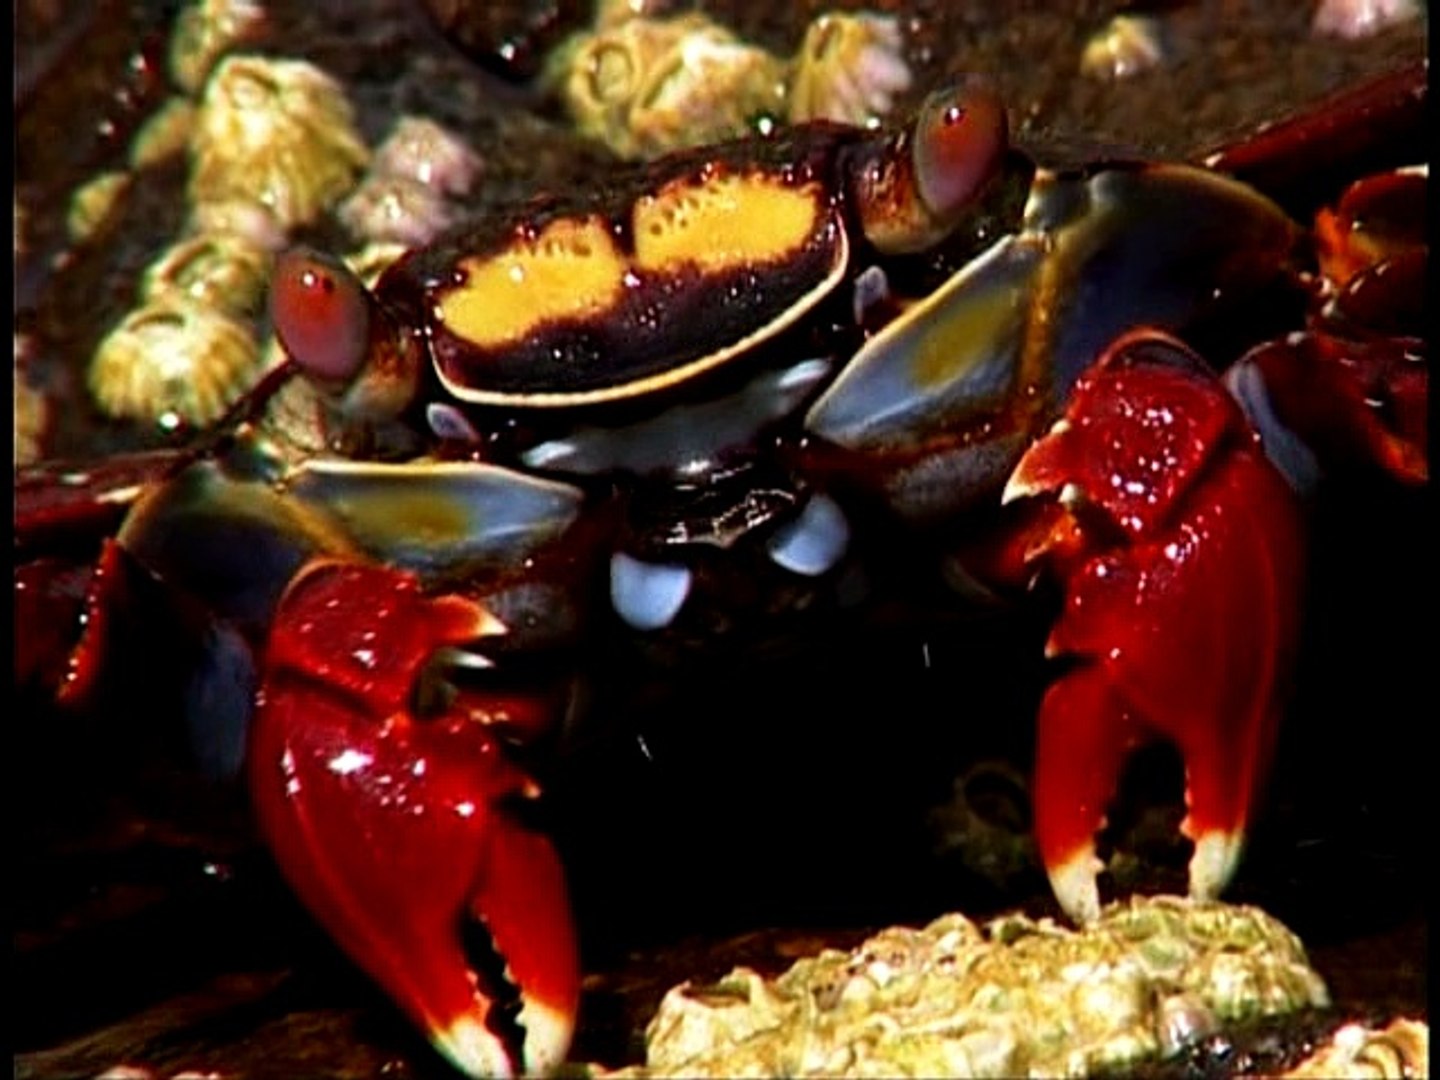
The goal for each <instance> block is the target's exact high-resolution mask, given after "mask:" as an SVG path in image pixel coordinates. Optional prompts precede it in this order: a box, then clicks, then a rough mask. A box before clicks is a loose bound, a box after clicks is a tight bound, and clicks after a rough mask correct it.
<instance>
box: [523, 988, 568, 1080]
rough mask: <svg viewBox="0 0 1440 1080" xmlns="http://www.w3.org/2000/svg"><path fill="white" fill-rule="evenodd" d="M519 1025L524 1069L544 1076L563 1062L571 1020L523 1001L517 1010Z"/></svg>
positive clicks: (562, 1011) (549, 1008)
mask: <svg viewBox="0 0 1440 1080" xmlns="http://www.w3.org/2000/svg"><path fill="white" fill-rule="evenodd" d="M520 1024H521V1026H522V1027H524V1028H525V1069H526V1071H527V1072H531V1073H539V1074H548V1073H551V1072H553V1071H554V1070H555V1069H556V1068H558V1067H559V1065H560V1063H561V1062H563V1061H564V1060H565V1053H566V1051H567V1050H569V1049H570V1039H571V1036H573V1035H574V1033H575V1017H574V1016H573V1015H572V1014H570V1013H567V1012H566V1011H565V1010H563V1009H556V1008H553V1007H551V1006H549V1005H545V1004H542V1003H541V1002H539V1001H532V1000H527V1001H526V1002H525V1005H524V1007H523V1008H521V1010H520Z"/></svg>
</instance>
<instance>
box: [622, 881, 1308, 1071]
mask: <svg viewBox="0 0 1440 1080" xmlns="http://www.w3.org/2000/svg"><path fill="white" fill-rule="evenodd" d="M1327 1002H1328V995H1327V992H1326V989H1325V985H1324V983H1323V982H1322V981H1321V980H1320V977H1319V976H1318V975H1317V974H1316V973H1315V971H1314V970H1313V969H1312V968H1311V967H1310V966H1309V963H1308V961H1307V960H1306V957H1305V951H1304V949H1303V947H1302V946H1301V944H1300V942H1299V940H1298V939H1297V938H1296V937H1295V936H1294V934H1292V933H1291V932H1290V931H1289V930H1287V929H1286V928H1285V927H1284V926H1282V925H1281V924H1280V923H1279V922H1277V921H1276V920H1274V919H1272V918H1271V917H1270V916H1268V915H1266V914H1265V913H1264V912H1262V911H1260V910H1259V909H1257V908H1252V907H1244V906H1235V905H1227V904H1220V903H1209V902H1198V901H1190V900H1185V899H1181V898H1178V897H1168V896H1166V897H1153V898H1148V899H1133V900H1131V901H1130V902H1128V903H1126V904H1122V905H1114V906H1112V907H1110V908H1109V909H1107V910H1106V911H1105V912H1104V913H1103V914H1102V916H1101V918H1100V919H1099V920H1098V921H1097V922H1096V923H1095V924H1094V925H1092V926H1088V927H1086V928H1084V929H1082V930H1067V929H1065V928H1063V927H1061V926H1058V925H1057V924H1055V923H1054V922H1053V921H1051V920H1049V919H1040V920H1032V919H1029V918H1027V917H1025V916H1022V915H1009V916H1004V917H1001V918H998V919H995V920H992V921H991V922H990V923H988V924H986V925H985V926H983V927H981V926H977V925H976V924H975V923H973V922H971V921H969V920H968V919H966V918H964V917H963V916H961V915H946V916H943V917H941V918H940V919H937V920H935V921H934V922H932V923H931V924H930V925H929V926H927V927H925V928H923V929H919V930H916V929H910V928H905V927H894V928H891V929H888V930H884V931H882V932H881V933H879V934H877V935H876V936H874V937H872V938H870V939H869V940H868V941H866V942H864V943H863V944H861V945H860V946H859V947H858V948H856V949H854V950H852V951H851V952H848V953H845V952H840V951H838V950H833V949H830V950H826V951H824V952H822V953H821V954H820V955H818V956H815V957H810V958H806V959H803V960H800V961H799V962H797V963H796V964H795V965H794V966H793V967H792V968H791V969H790V970H789V971H787V972H786V973H785V974H783V975H781V976H780V977H779V978H777V979H775V980H773V981H772V980H766V979H764V978H762V977H761V976H759V975H758V974H757V973H755V972H754V971H751V970H749V969H746V968H736V969H735V970H734V971H732V972H731V973H730V974H729V975H728V976H726V977H725V978H723V979H721V980H720V981H719V982H718V983H716V984H714V985H710V986H705V987H696V986H693V985H691V984H689V983H686V984H683V985H681V986H678V987H675V988H673V989H672V990H670V992H669V993H668V994H666V996H665V999H664V1001H663V1002H662V1003H661V1006H660V1009H659V1012H658V1013H657V1014H656V1016H655V1019H654V1020H653V1021H652V1022H651V1024H650V1027H649V1029H648V1031H647V1064H646V1066H645V1068H644V1069H640V1070H633V1072H635V1073H637V1074H640V1075H645V1074H647V1073H653V1074H656V1075H679V1074H683V1075H686V1076H802V1075H833V1076H885V1075H892V1076H893V1075H924V1076H944V1075H951V1076H1025V1075H1030V1076H1038V1075H1046V1076H1048V1075H1063V1076H1081V1075H1087V1074H1089V1073H1091V1072H1094V1071H1096V1070H1104V1069H1113V1068H1119V1067H1122V1066H1124V1065H1127V1064H1129V1063H1132V1062H1134V1061H1137V1060H1140V1059H1144V1058H1157V1057H1161V1056H1165V1055H1168V1054H1171V1053H1174V1052H1175V1051H1176V1050H1179V1049H1181V1048H1183V1047H1184V1046H1185V1045H1188V1044H1189V1043H1191V1042H1193V1041H1194V1040H1196V1039H1198V1038H1200V1037H1203V1036H1204V1035H1207V1034H1209V1033H1210V1032H1211V1031H1212V1030H1213V1029H1214V1027H1215V1025H1216V1024H1217V1023H1218V1022H1219V1021H1223V1020H1235V1019H1242V1018H1249V1017H1256V1016H1268V1015H1276V1014H1280V1013H1285V1012H1289V1011H1292V1010H1296V1009H1300V1008H1304V1007H1308V1006H1322V1005H1324V1004H1326V1003H1327Z"/></svg>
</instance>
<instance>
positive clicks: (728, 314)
mask: <svg viewBox="0 0 1440 1080" xmlns="http://www.w3.org/2000/svg"><path fill="white" fill-rule="evenodd" d="M847 137H853V135H849V136H847V133H846V132H843V131H840V130H838V129H836V130H832V129H829V128H819V129H813V130H806V131H802V132H800V133H799V134H798V135H797V136H795V137H787V138H781V139H776V140H774V141H773V142H771V143H768V144H762V152H760V153H758V154H757V153H756V147H755V145H754V144H753V143H750V144H734V145H730V146H722V147H719V148H711V149H709V150H707V151H705V152H703V153H696V154H690V155H683V156H678V157H671V158H667V159H665V161H664V162H663V163H658V164H657V165H656V166H654V167H652V168H650V169H647V170H644V171H643V172H641V173H639V174H638V176H637V178H636V179H635V180H633V181H632V183H631V184H630V185H629V186H628V187H625V186H619V187H616V188H611V189H605V190H602V191H600V192H598V193H595V195H593V196H591V197H588V198H579V199H575V200H569V201H566V200H559V199H554V200H549V201H542V202H538V203H530V204H526V205H525V206H524V207H522V208H521V209H519V210H518V211H516V212H514V213H513V214H511V215H510V216H508V217H506V218H502V219H500V220H498V221H495V222H490V223H486V224H485V225H482V226H481V227H479V228H478V229H474V230H470V231H467V232H463V233H461V234H459V235H452V236H451V237H450V238H448V239H442V240H441V241H439V242H437V244H436V245H434V246H433V247H431V248H428V249H426V250H423V251H420V252H417V253H416V254H414V255H413V256H411V257H409V258H407V259H405V260H402V261H401V262H400V263H399V264H397V266H396V267H395V268H394V269H392V271H391V272H390V273H388V274H387V275H386V276H385V277H384V278H383V279H382V280H381V282H380V284H379V287H378V290H377V292H378V296H379V299H380V301H381V303H382V304H384V305H386V306H388V307H390V308H391V309H392V310H394V311H396V312H398V313H400V315H401V319H402V321H408V320H409V319H414V318H419V319H421V320H424V321H425V322H426V323H427V325H426V330H427V331H428V335H429V340H430V347H431V352H432V355H433V358H434V361H435V365H436V369H437V372H438V374H439V377H440V380H441V382H442V383H443V384H444V385H445V388H446V389H447V390H448V391H450V392H451V393H452V394H453V395H454V396H455V397H457V398H459V399H460V400H462V401H466V402H469V403H472V404H478V405H494V406H519V407H566V406H576V405H593V404H599V403H602V402H608V401H618V400H623V399H626V398H633V397H636V396H639V395H642V394H646V393H650V392H654V391H657V390H662V389H665V388H668V387H671V386H675V385H677V384H678V383H680V382H682V381H684V380H686V379H688V378H691V377H693V376H696V375H699V374H702V373H704V372H706V371H709V370H711V369H714V368H717V367H719V366H721V365H723V364H725V363H726V362H727V361H729V360H731V359H733V358H734V357H736V356H739V355H742V354H744V353H745V352H747V351H748V350H750V349H751V348H753V347H755V346H756V345H758V344H760V343H761V342H763V341H765V340H768V339H770V338H772V337H773V336H775V335H776V334H778V333H780V332H781V331H783V330H785V329H786V328H788V327H790V326H793V325H794V324H795V323H796V322H797V321H798V320H799V319H800V318H801V317H802V316H804V315H805V314H806V313H808V312H809V311H811V310H812V309H813V308H814V307H815V305H816V304H817V303H819V302H820V301H821V300H822V299H823V298H824V297H825V296H827V295H828V294H829V293H830V292H831V291H832V290H833V289H834V288H835V287H836V285H837V284H838V283H839V282H840V280H841V279H842V278H843V276H844V275H845V273H846V270H847V267H848V265H849V255H850V249H849V237H848V232H847V227H846V223H845V221H844V220H843V216H842V215H843V207H842V204H841V201H840V200H839V198H838V197H837V186H838V185H837V182H836V180H835V178H834V166H835V161H836V151H837V150H838V149H839V147H841V146H843V145H844V143H845V140H846V139H847ZM617 208H619V209H617ZM722 292H723V293H724V294H725V300H726V302H725V303H724V304H717V303H716V302H715V297H716V295H717V293H722Z"/></svg>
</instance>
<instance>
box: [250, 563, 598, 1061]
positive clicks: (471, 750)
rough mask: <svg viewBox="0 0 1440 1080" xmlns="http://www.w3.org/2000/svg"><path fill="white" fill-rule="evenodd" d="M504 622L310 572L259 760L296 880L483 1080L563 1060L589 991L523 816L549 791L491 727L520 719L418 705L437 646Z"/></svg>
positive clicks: (277, 844) (404, 580) (268, 827)
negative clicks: (513, 1006) (506, 991)
mask: <svg viewBox="0 0 1440 1080" xmlns="http://www.w3.org/2000/svg"><path fill="white" fill-rule="evenodd" d="M502 629H503V628H502V627H500V625H499V623H498V622H497V621H496V620H495V619H494V618H493V617H491V616H490V615H489V614H488V613H486V612H485V610H484V609H483V608H481V607H480V606H479V605H478V604H475V603H472V602H471V601H468V600H464V599H462V598H460V597H455V596H445V597H439V598H429V597H426V596H424V595H423V594H422V593H421V592H420V589H419V586H418V583H417V582H416V580H415V579H414V578H413V577H412V576H410V575H407V574H403V573H399V572H397V571H394V570H389V569H385V568H383V567H377V566H368V565H359V564H350V563H340V562H333V561H320V562H316V563H312V564H311V565H310V566H308V567H307V568H305V569H304V570H302V571H301V572H300V574H299V575H297V577H296V579H295V581H294V582H293V583H292V584H291V586H290V588H289V589H288V591H287V593H286V595H285V597H284V598H283V599H282V601H281V604H280V610H279V613H278V615H277V618H276V622H275V629H274V631H273V632H272V635H271V637H270V641H269V644H268V648H267V658H266V666H265V672H266V673H265V677H264V682H263V684H262V687H261V691H260V695H259V700H258V702H257V711H256V717H255V721H254V724H253V727H252V731H251V744H250V756H249V769H250V784H251V789H252V795H253V799H254V803H255V806H256V813H257V815H258V817H259V820H260V825H261V827H262V829H263V830H264V832H265V834H266V836H267V838H268V839H269V841H270V844H271V846H272V848H273V850H274V852H275V855H276V858H277V860H278V862H279V864H280V867H281V869H282V871H283V872H284V874H285V876H286V878H287V879H288V880H289V881H290V883H291V885H292V886H293V887H294V889H295V890H296V892H297V893H298V894H299V895H300V897H301V898H302V900H303V901H304V902H305V904H306V905H307V906H308V907H309V908H310V910H311V912H312V913H313V914H314V915H315V916H316V917H317V918H318V919H319V920H320V921H321V922H322V923H323V924H324V925H325V926H326V928H327V929H328V930H329V931H330V932H331V933H332V934H333V935H334V937H335V938H336V940H337V941H339V943H340V944H341V945H342V947H343V948H344V949H345V950H346V951H347V952H348V953H349V955H350V956H351V958H352V959H353V960H354V961H355V962H356V963H357V964H358V965H360V966H361V967H362V968H364V969H365V970H366V971H367V972H369V973H370V974H371V975H372V976H373V977H374V978H375V979H376V980H377V981H378V982H379V983H380V984H381V985H382V986H383V987H384V988H385V989H386V991H387V992H388V993H389V994H390V995H391V996H392V997H393V998H394V999H395V1001H396V1002H397V1003H398V1004H399V1005H400V1006H401V1007H402V1008H403V1009H404V1010H405V1011H406V1012H407V1013H408V1014H409V1015H410V1016H411V1017H412V1018H413V1019H414V1021H415V1022H416V1023H417V1024H418V1025H419V1026H420V1028H421V1029H422V1030H423V1031H425V1032H426V1033H427V1034H428V1035H429V1037H430V1039H431V1040H432V1042H433V1043H434V1044H435V1046H436V1047H437V1048H438V1049H439V1050H440V1051H441V1052H442V1053H444V1054H445V1055H446V1056H447V1057H448V1058H449V1059H450V1060H451V1061H452V1062H453V1063H454V1064H455V1065H457V1066H458V1067H459V1068H461V1069H462V1070H464V1071H465V1072H467V1073H469V1074H470V1075H473V1076H508V1075H511V1074H512V1073H514V1072H516V1071H519V1070H524V1071H537V1070H538V1071H543V1070H546V1069H548V1068H551V1067H553V1066H554V1065H556V1064H558V1063H559V1061H560V1060H561V1059H562V1058H563V1055H564V1053H565V1050H566V1048H567V1047H568V1045H569V1041H570V1035H571V1032H572V1029H573V1024H574V1016H575V1011H576V1007H577V1005H578V999H579V976H578V962H577V956H576V948H575V939H574V932H573V929H572V927H571V924H570V916H569V908H568V902H567V898H566V893H565V884H564V879H563V874H562V871H561V867H560V864H559V861H558V859H557V857H556V855H555V853H554V851H553V849H552V848H551V846H550V844H549V842H548V841H547V840H546V839H545V838H544V837H543V836H541V835H540V834H538V833H536V832H534V831H532V830H530V829H529V828H527V827H526V826H525V825H523V824H522V823H521V822H520V821H519V820H518V819H517V818H516V817H515V816H514V814H513V813H512V811H511V809H510V806H509V804H510V802H511V801H512V800H514V799H517V798H523V797H526V796H530V795H533V794H534V793H535V785H534V784H533V782H532V781H531V780H530V779H529V778H528V777H527V776H526V775H525V773H524V772H522V771H521V770H520V769H519V768H518V767H517V766H516V765H515V764H514V763H513V762H512V761H511V760H510V759H509V758H508V757H507V756H506V754H505V752H504V747H503V745H502V743H501V742H500V740H499V739H498V737H497V735H496V725H495V724H494V723H492V722H491V721H493V720H501V721H503V719H504V717H492V716H490V715H487V714H486V713H485V712H484V711H483V710H477V709H476V708H474V707H473V706H470V705H466V704H462V703H461V701H460V700H459V699H457V700H456V701H452V702H451V703H450V704H448V705H447V706H446V708H445V711H443V712H440V713H438V714H435V715H429V714H426V715H424V716H418V715H416V714H415V713H414V712H412V706H413V702H414V698H415V693H416V686H417V680H418V679H419V678H420V676H421V673H422V669H423V668H424V667H425V665H426V664H427V663H428V662H429V661H430V659H431V657H432V656H433V655H434V653H435V651H436V650H437V649H439V648H442V647H445V646H450V645H459V644H462V643H467V642H473V641H474V640H475V639H476V638H478V637H480V636H483V635H487V634H494V633H498V632H500V631H501V630H502ZM477 934H479V935H481V937H480V940H481V941H482V942H486V941H487V938H488V942H487V943H486V944H483V945H482V947H481V948H482V951H488V950H489V949H490V948H492V947H493V950H494V952H495V954H497V955H498V958H499V961H500V962H501V963H503V964H504V970H505V978H507V979H508V980H509V981H510V982H512V983H513V984H514V986H515V988H517V989H518V991H519V994H518V997H519V1002H520V1005H521V1008H520V1013H519V1017H518V1024H519V1026H520V1028H522V1029H523V1031H524V1046H523V1052H521V1053H520V1054H518V1055H517V1054H515V1053H514V1052H513V1048H512V1046H511V1045H510V1042H509V1039H507V1035H506V1032H505V1031H504V1028H505V1025H506V1023H507V1021H506V1019H505V1018H504V1017H502V1016H500V1015H499V1013H500V1010H499V1009H497V1007H496V1006H497V1002H498V1001H501V1000H503V994H502V993H501V988H498V987H496V986H494V985H492V984H491V982H490V978H491V976H490V973H489V969H498V967H499V965H498V964H494V963H490V964H486V963H483V962H482V963H481V964H480V965H479V966H478V967H477V964H476V962H475V956H476V954H475V952H474V951H473V950H472V949H471V948H470V945H471V944H472V943H473V942H474V941H475V940H476V935H477ZM492 960H493V958H492ZM514 996H515V995H513V994H512V995H511V997H512V998H513V997H514ZM514 1022H515V1021H514V1020H510V1021H509V1023H510V1024H511V1025H512V1026H513V1024H514ZM511 1034H514V1033H513V1032H512V1033H511ZM516 1057H518V1058H519V1060H515V1058H516Z"/></svg>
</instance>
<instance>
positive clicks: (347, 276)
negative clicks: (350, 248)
mask: <svg viewBox="0 0 1440 1080" xmlns="http://www.w3.org/2000/svg"><path fill="white" fill-rule="evenodd" d="M270 319H271V321H272V322H273V324H274V326H275V334H276V336H277V337H279V339H280V343H281V344H282V345H284V346H285V351H286V352H287V353H289V354H290V356H291V357H292V358H293V359H294V360H295V362H296V363H298V364H299V365H300V366H301V367H302V368H304V369H305V371H306V372H307V373H308V374H310V375H312V376H314V377H316V378H318V379H320V380H322V381H324V382H329V383H348V382H349V381H350V380H351V379H353V378H354V377H355V376H356V375H357V374H358V373H359V372H360V369H361V368H362V367H363V366H364V363H365V359H366V356H367V354H368V352H369V344H370V300H369V294H368V293H366V291H365V286H364V285H362V284H361V283H360V279H359V278H357V277H356V276H355V275H354V274H353V273H352V272H351V271H350V270H349V268H347V267H346V266H345V265H344V264H343V263H341V262H339V261H338V260H336V259H332V258H330V257H328V256H326V255H321V254H319V253H318V252H315V251H311V250H310V249H308V248H292V249H291V250H289V251H286V252H284V253H283V254H282V255H281V256H280V257H279V258H278V259H276V261H275V273H274V276H273V278H272V280H271V282H270Z"/></svg>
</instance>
